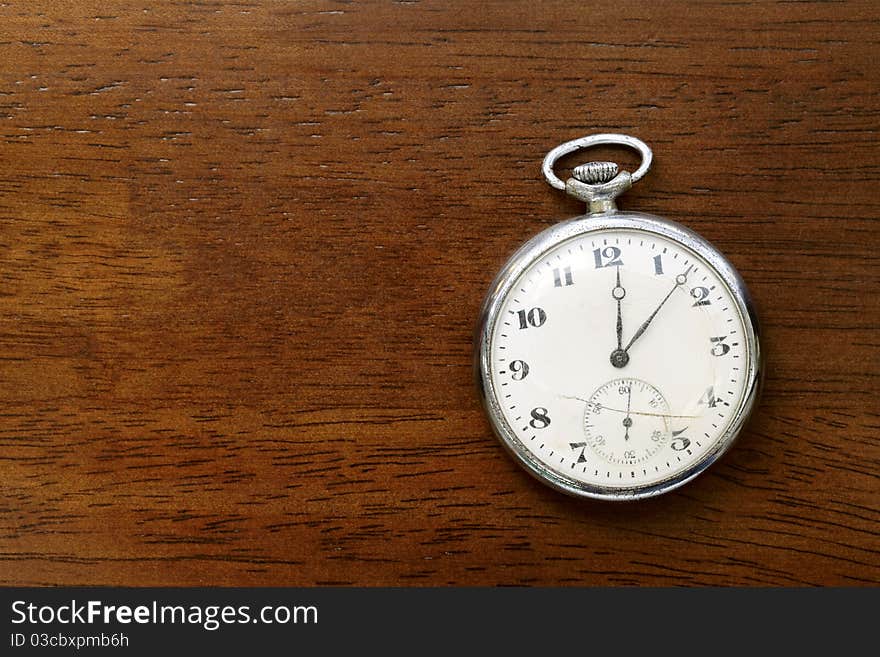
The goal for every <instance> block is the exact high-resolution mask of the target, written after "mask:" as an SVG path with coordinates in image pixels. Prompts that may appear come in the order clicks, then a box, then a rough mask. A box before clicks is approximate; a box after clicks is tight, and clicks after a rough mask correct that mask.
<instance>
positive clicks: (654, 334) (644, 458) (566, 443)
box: [477, 134, 761, 500]
mask: <svg viewBox="0 0 880 657" xmlns="http://www.w3.org/2000/svg"><path fill="white" fill-rule="evenodd" d="M603 144H612V145H623V146H628V147H631V148H634V149H635V150H637V151H638V152H639V153H640V154H641V158H642V161H641V165H640V166H639V168H638V169H637V170H636V171H635V172H634V173H632V174H630V173H628V172H626V171H618V166H617V165H616V164H614V163H611V162H589V163H587V164H583V165H581V166H578V167H576V168H575V169H574V170H573V172H572V177H571V178H569V179H568V180H567V181H565V182H563V181H562V180H560V179H559V178H558V177H557V176H556V174H555V173H554V171H553V166H554V164H555V163H556V161H557V160H558V159H559V158H560V157H562V156H563V155H566V154H568V153H572V152H574V151H577V150H580V149H584V148H589V147H591V146H598V145H603ZM651 160H652V153H651V149H650V148H648V146H647V145H646V144H645V143H644V142H642V141H640V140H638V139H635V138H634V137H630V136H627V135H619V134H597V135H590V136H587V137H583V138H581V139H576V140H573V141H569V142H566V143H564V144H561V145H560V146H557V147H556V148H554V149H553V150H552V151H550V152H549V153H548V154H547V156H546V158H544V164H543V173H544V177H545V178H546V179H547V182H548V183H549V184H550V185H551V186H552V187H554V188H555V189H559V190H562V191H565V192H566V193H567V194H569V195H570V196H573V197H575V198H577V199H579V200H581V201H584V202H585V203H587V214H585V215H582V216H579V217H575V218H573V219H569V220H567V221H563V222H562V223H558V224H556V225H554V226H552V227H550V228H548V229H547V230H545V231H543V232H542V233H540V234H539V235H537V236H535V237H534V238H532V239H531V240H529V241H528V242H527V243H526V244H524V245H523V246H522V247H521V248H520V249H519V250H518V251H517V252H516V253H514V254H513V256H512V257H511V258H510V260H508V262H507V264H506V265H505V266H504V268H503V269H502V270H501V272H500V273H499V274H498V276H497V277H496V279H495V281H494V282H493V284H492V287H491V289H490V291H489V294H488V296H487V298H486V300H485V302H484V305H483V310H482V315H481V319H480V326H479V334H478V347H477V349H478V356H477V357H478V370H479V372H478V378H479V383H480V386H481V393H482V397H483V403H484V406H485V408H486V412H487V414H488V417H489V420H490V422H491V424H492V427H493V429H494V431H495V433H496V434H497V435H498V437H499V438H500V440H501V443H502V444H503V445H504V446H505V447H506V448H507V449H508V451H509V452H510V453H511V454H512V455H513V457H514V458H515V459H516V460H517V461H518V462H519V463H520V464H521V465H522V466H523V467H524V468H525V469H526V470H527V471H529V472H530V473H531V474H533V475H534V476H536V477H537V478H538V479H539V480H541V481H542V482H544V483H546V484H548V485H550V486H552V487H554V488H556V489H559V490H561V491H563V492H565V493H569V494H571V495H576V496H581V497H591V498H599V499H606V500H632V499H638V498H645V497H651V496H654V495H659V494H661V493H665V492H667V491H670V490H672V489H674V488H677V487H679V486H682V485H684V484H685V483H687V482H688V481H690V480H692V479H693V478H694V477H696V476H697V475H699V474H700V473H701V472H703V471H704V470H705V469H706V468H708V467H709V466H710V465H711V464H712V463H713V462H714V461H716V460H717V459H718V458H719V457H720V456H721V455H722V454H724V452H726V451H727V449H729V448H730V446H731V445H732V444H733V442H734V440H735V439H736V437H737V435H738V434H739V433H740V431H741V430H742V428H743V426H744V424H745V422H746V420H747V419H748V416H749V414H750V412H751V411H752V408H753V407H754V405H755V402H756V399H757V396H758V387H759V380H760V369H761V353H760V346H759V340H758V325H757V320H756V317H755V313H754V309H753V307H752V303H751V301H750V299H749V295H748V292H747V290H746V287H745V284H744V283H743V281H742V279H741V278H740V276H739V275H738V274H737V272H736V270H734V268H733V266H731V264H730V263H729V262H728V261H727V260H726V259H725V258H724V256H723V255H722V254H721V253H720V252H719V251H718V250H717V249H716V248H715V247H714V246H712V245H711V244H710V243H709V242H707V241H706V240H705V239H703V238H702V237H700V236H699V235H697V234H696V233H694V232H693V231H691V230H688V229H687V228H685V227H683V226H681V225H679V224H677V223H675V222H673V221H670V220H668V219H663V218H661V217H657V216H654V215H650V214H644V213H639V212H622V211H619V210H618V209H617V207H616V204H615V198H616V197H617V196H618V195H619V194H621V193H623V192H624V191H626V190H627V189H629V187H630V186H631V185H632V184H633V183H634V182H636V181H638V180H639V179H641V178H642V177H643V176H644V175H645V173H647V171H648V169H649V167H650V165H651Z"/></svg>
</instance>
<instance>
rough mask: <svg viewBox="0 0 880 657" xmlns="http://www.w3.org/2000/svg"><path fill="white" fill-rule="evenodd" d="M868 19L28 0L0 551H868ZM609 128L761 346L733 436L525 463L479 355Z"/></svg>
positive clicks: (555, 7) (402, 574)
mask: <svg viewBox="0 0 880 657" xmlns="http://www.w3.org/2000/svg"><path fill="white" fill-rule="evenodd" d="M878 19H880V7H878V5H877V3H875V2H847V3H824V2H816V3H810V2H801V3H782V2H780V3H775V2H730V3H727V2H699V3H698V2H694V3H672V2H657V3H644V2H615V3H572V2H543V3H534V2H489V3H470V2H400V3H391V2H351V3H349V2H329V1H328V2H196V3H184V2H171V1H168V0H157V1H152V2H149V3H147V2H140V3H139V2H71V3H33V2H24V1H18V2H16V1H12V2H8V3H3V5H2V6H0V398H2V400H3V403H2V413H0V493H2V494H0V583H2V584H22V585H29V584H35V585H54V584H103V585H121V584H125V585H195V584H205V585H309V584H360V585H398V584H403V585H445V584H457V585H465V584H466V585H500V584H503V585H511V584H513V585H515V584H534V585H539V584H540V585H556V584H581V585H618V584H631V585H679V584H681V585H783V586H787V585H865V584H876V583H877V582H878V581H880V540H878V522H880V504H878V492H880V441H878V429H880V414H878V409H880V405H878V403H877V387H878V383H880V380H878V373H880V339H878V324H880V302H878V294H877V290H878V285H880V258H878V249H880V235H878V215H880V193H878V183H880V149H878V139H877V138H878V128H880V110H878V89H880V67H878V61H880V43H878V42H880V20H878ZM607 131H615V132H627V133H631V134H634V135H636V136H638V137H641V138H642V139H644V140H646V141H647V142H648V143H649V144H650V145H651V146H652V147H653V149H654V153H655V165H654V167H653V169H652V171H651V173H650V174H649V175H648V176H647V177H646V178H645V179H644V180H643V181H642V182H640V183H639V184H638V185H636V186H635V187H634V188H633V189H632V190H631V191H630V192H629V193H628V194H627V196H626V197H625V198H624V199H622V201H621V206H622V207H624V208H629V209H638V210H641V211H645V212H652V213H655V214H660V215H663V216H666V217H669V218H672V219H676V220H679V221H681V222H683V223H685V224H686V225H687V226H689V227H691V228H693V229H695V230H697V231H698V232H700V233H702V234H703V235H704V236H705V237H707V238H708V239H710V240H711V241H712V242H714V243H715V244H716V245H717V246H718V247H719V248H721V250H722V251H724V252H725V253H726V254H727V256H728V257H729V258H730V260H731V261H732V262H733V263H734V265H735V266H736V267H737V268H738V269H739V271H740V272H741V273H742V275H743V277H744V278H745V279H746V281H747V282H748V284H749V287H750V289H751V292H752V295H753V297H754V298H755V301H756V304H757V306H758V310H759V313H760V316H761V319H762V328H763V336H764V346H765V348H766V354H767V368H766V381H765V389H764V394H763V397H762V402H761V405H760V407H759V408H758V411H757V414H756V416H755V418H754V421H753V422H752V424H751V425H750V428H749V429H748V431H747V432H745V433H744V435H743V436H742V437H741V439H740V441H739V442H738V443H737V445H736V446H735V447H734V449H733V450H732V451H731V452H730V453H729V454H728V455H727V456H726V457H725V458H724V459H723V460H722V462H720V463H718V464H716V466H714V467H713V468H712V469H711V470H710V471H709V472H707V473H706V474H705V475H703V476H701V477H700V478H698V479H697V480H696V481H694V482H693V483H691V484H689V485H688V486H686V487H685V488H683V489H681V490H680V491H676V492H674V493H671V494H669V495H666V496H664V497H661V498H658V499H654V500H651V501H648V502H644V503H636V504H630V505H623V506H621V505H610V504H605V503H590V502H583V501H578V500H574V499H569V498H567V497H565V496H563V495H560V494H558V493H556V492H554V491H552V490H550V489H548V488H546V487H544V486H542V485H540V484H539V483H537V482H535V481H533V480H532V479H531V478H529V477H528V476H527V475H526V474H525V473H524V472H523V471H522V470H521V469H520V468H519V467H518V466H517V465H516V464H514V463H513V461H512V460H511V459H510V458H509V457H508V456H507V455H506V454H505V453H504V452H503V450H502V449H501V448H500V446H499V444H498V443H497V441H496V440H495V439H494V438H493V436H492V434H491V431H490V429H489V425H488V423H487V421H486V420H485V419H484V416H483V413H482V410H481V408H480V404H479V399H478V395H477V392H476V389H475V386H474V382H473V371H472V358H473V344H472V339H473V329H474V326H475V323H476V320H477V315H478V312H479V307H480V304H481V302H482V299H483V295H484V294H485V292H486V290H487V288H488V286H489V283H490V281H491V279H492V277H493V276H494V274H495V272H496V271H497V269H498V268H499V267H500V266H501V265H502V264H503V263H504V261H505V260H506V259H507V257H508V256H509V255H510V253H511V252H512V251H513V250H514V249H515V248H516V247H517V246H518V245H519V244H520V243H522V242H523V241H524V240H525V239H527V238H528V237H530V236H531V235H533V234H535V233H537V232H538V231H539V230H541V229H543V228H544V227H546V226H548V225H550V224H552V223H554V222H556V221H559V220H561V219H564V218H567V217H571V216H574V215H576V214H579V213H580V212H581V211H582V210H581V207H582V206H581V205H580V204H578V203H577V202H575V201H573V200H571V199H567V198H565V197H564V196H562V195H561V194H558V193H556V192H554V191H553V190H551V189H550V188H549V187H547V186H546V184H545V183H544V182H543V180H542V178H541V176H540V170H539V167H540V162H541V159H542V158H543V156H544V154H545V153H546V152H547V151H548V150H549V149H550V148H552V147H553V146H555V145H556V144H558V143H561V142H563V141H565V140H568V139H572V138H574V137H578V136H581V135H583V134H587V133H591V132H607ZM612 155H615V156H620V157H622V158H623V159H622V161H623V162H624V163H625V164H629V165H630V166H631V165H632V164H633V163H634V158H632V156H630V155H628V154H625V153H612ZM626 158H629V159H626Z"/></svg>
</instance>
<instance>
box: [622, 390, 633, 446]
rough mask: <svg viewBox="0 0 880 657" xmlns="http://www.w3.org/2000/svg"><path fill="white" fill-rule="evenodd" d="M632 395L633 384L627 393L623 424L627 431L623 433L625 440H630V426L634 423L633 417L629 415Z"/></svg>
mask: <svg viewBox="0 0 880 657" xmlns="http://www.w3.org/2000/svg"><path fill="white" fill-rule="evenodd" d="M632 397H633V390H632V386H629V388H628V389H627V395H626V417H625V418H623V426H624V427H625V428H626V433H625V434H624V435H623V439H624V440H625V441H629V428H630V427H631V426H632V424H633V421H632V418H631V417H630V416H629V409H630V406H631V404H632Z"/></svg>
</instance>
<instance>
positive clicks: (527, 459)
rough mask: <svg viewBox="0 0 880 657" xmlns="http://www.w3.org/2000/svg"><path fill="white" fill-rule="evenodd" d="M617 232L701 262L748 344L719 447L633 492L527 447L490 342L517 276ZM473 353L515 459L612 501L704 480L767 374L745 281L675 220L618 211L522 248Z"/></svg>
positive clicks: (494, 295) (538, 473) (497, 427)
mask: <svg viewBox="0 0 880 657" xmlns="http://www.w3.org/2000/svg"><path fill="white" fill-rule="evenodd" d="M613 229H618V230H619V229H628V230H641V231H645V232H647V233H651V234H654V235H659V236H661V237H664V238H667V239H670V240H673V241H675V242H678V243H679V244H681V245H682V246H684V247H686V248H688V249H690V250H691V251H693V252H694V253H696V254H697V255H698V256H700V257H701V258H703V259H704V260H705V261H706V262H707V263H708V264H709V265H710V266H711V267H712V268H713V269H714V270H715V271H716V272H717V274H718V276H719V277H720V279H721V280H722V282H723V283H724V284H725V285H726V286H727V288H728V290H729V291H730V294H731V297H732V299H733V300H734V303H735V304H736V305H737V308H738V311H739V314H740V316H741V317H742V320H743V328H744V331H745V339H746V343H747V350H746V356H747V358H746V361H747V363H746V368H745V370H746V372H745V373H746V381H745V389H744V394H743V396H742V400H741V401H740V403H739V405H738V407H737V408H736V410H735V411H734V414H733V417H732V418H731V421H730V423H729V424H728V427H727V429H726V430H725V432H724V434H722V436H721V437H720V438H719V439H718V440H717V441H716V444H715V445H714V446H713V448H712V449H711V450H709V451H708V452H707V453H706V454H705V455H703V456H702V457H701V458H700V459H698V460H697V461H695V462H694V463H693V464H691V465H689V466H688V467H686V468H684V469H683V470H681V471H679V472H677V473H675V474H673V475H671V476H670V477H667V478H665V479H663V480H661V481H659V482H655V483H652V484H646V485H641V486H633V487H611V486H601V485H598V484H590V483H586V482H582V481H579V480H577V479H574V478H573V477H568V476H566V475H564V474H563V473H560V472H558V471H556V470H553V469H551V468H549V467H547V466H546V465H545V464H544V463H543V462H542V461H541V460H540V459H538V458H537V457H536V456H535V455H534V454H532V453H531V452H530V451H529V450H528V448H526V446H525V445H524V444H523V443H522V441H520V440H519V438H518V437H517V435H516V432H515V431H514V430H513V428H512V427H511V426H510V425H509V423H508V422H507V420H506V418H505V417H504V414H503V412H502V410H501V405H500V403H499V401H498V395H497V390H496V389H495V385H494V383H493V381H492V376H491V371H492V370H491V352H492V336H493V335H494V331H495V324H496V322H497V321H498V319H499V316H500V311H501V307H502V305H503V302H504V300H505V298H506V297H507V294H508V293H509V292H510V291H511V289H512V288H513V286H514V284H515V283H516V281H517V280H518V279H519V278H520V276H521V275H522V274H523V273H524V272H525V271H526V270H527V269H529V267H531V266H532V265H533V264H534V263H535V261H537V260H539V259H540V258H542V257H543V256H544V255H545V254H546V253H547V252H548V251H550V250H552V249H554V248H556V247H558V246H559V245H560V244H562V243H564V242H566V241H568V240H571V239H574V238H576V237H580V236H582V235H585V234H587V233H591V232H595V231H600V230H613ZM476 355H477V363H476V365H477V367H476V369H477V382H478V386H479V388H480V397H481V400H482V402H483V407H484V408H485V410H486V413H487V415H488V417H489V419H490V423H491V425H492V429H493V431H494V432H495V435H496V437H497V438H498V439H499V441H500V442H501V444H502V445H503V446H504V447H505V449H506V450H507V451H508V452H509V453H510V454H511V455H512V456H513V457H514V459H515V460H516V461H517V462H519V464H520V465H521V466H523V467H524V468H525V469H526V471H528V472H529V473H530V474H532V475H533V476H534V477H536V478H537V479H539V480H540V481H542V482H543V483H545V484H548V485H550V486H551V487H553V488H555V489H557V490H559V491H562V492H563V493H567V494H569V495H573V496H575V497H586V498H592V499H600V500H615V501H619V500H638V499H645V498H649V497H655V496H657V495H661V494H663V493H666V492H669V491H672V490H674V489H676V488H679V487H681V486H683V485H684V484H686V483H688V482H689V481H691V480H693V479H694V478H696V477H697V476H699V475H700V474H701V473H703V472H704V471H705V470H706V469H707V468H709V467H710V466H711V465H712V464H713V463H715V462H716V461H717V460H718V459H719V458H721V456H723V455H724V454H725V453H726V452H727V451H728V450H729V449H730V447H731V446H732V445H733V444H734V442H735V441H736V439H737V438H738V437H739V434H740V433H741V431H742V429H743V427H744V426H745V424H746V422H747V421H748V419H749V417H750V415H751V414H752V411H753V410H754V408H755V405H756V402H757V399H758V396H759V390H760V381H761V373H762V371H763V361H762V353H761V349H760V337H759V327H758V320H757V315H756V313H755V308H754V304H753V303H752V300H751V296H750V295H749V292H748V289H747V288H746V285H745V282H744V281H743V280H742V278H741V277H740V275H739V274H738V273H737V271H736V269H735V268H734V267H733V265H731V264H730V262H729V261H728V260H727V259H726V258H725V257H724V255H722V253H721V252H720V251H719V250H718V249H717V248H716V247H715V246H713V245H712V244H711V243H710V242H709V241H708V240H706V239H705V238H703V237H702V236H700V235H699V234H697V233H695V232H694V231H692V230H690V229H688V228H686V227H685V226H682V225H681V224H679V223H677V222H675V221H672V220H669V219H665V218H663V217H658V216H656V215H651V214H646V213H641V212H618V211H615V212H608V213H602V214H590V215H582V216H579V217H574V218H573V219H569V220H567V221H563V222H561V223H558V224H555V225H553V226H551V227H549V228H548V229H546V230H544V231H542V232H541V233H539V234H538V235H536V236H535V237H533V238H532V239H530V240H529V241H528V242H526V243H525V244H524V245H523V246H522V247H520V249H518V250H517V251H516V252H515V253H514V254H513V255H512V256H511V257H510V258H509V260H508V261H507V263H506V264H505V265H504V267H503V268H502V269H501V271H500V272H499V273H498V275H497V276H496V277H495V280H494V282H493V283H492V286H491V288H490V290H489V293H488V295H487V296H486V299H485V301H484V303H483V307H482V311H481V314H480V320H479V324H478V330H477V350H476Z"/></svg>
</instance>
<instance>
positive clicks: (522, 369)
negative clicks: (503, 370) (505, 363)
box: [510, 360, 529, 381]
mask: <svg viewBox="0 0 880 657" xmlns="http://www.w3.org/2000/svg"><path fill="white" fill-rule="evenodd" d="M510 372H511V376H512V377H513V380H514V381H522V380H523V379H524V378H526V377H527V376H528V375H529V364H528V363H527V362H526V361H524V360H512V361H510Z"/></svg>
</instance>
